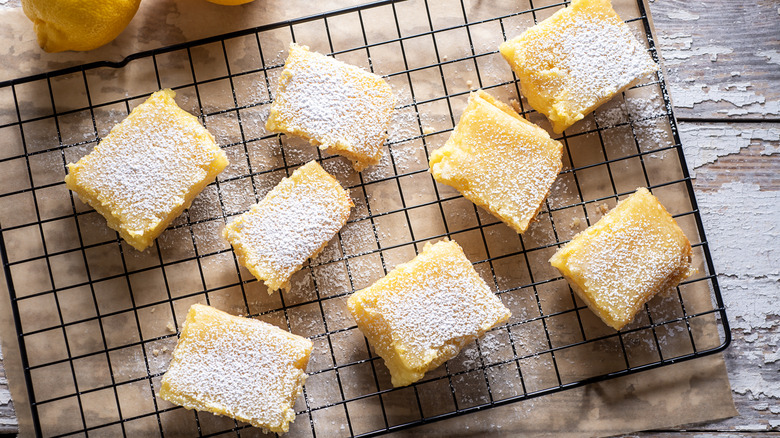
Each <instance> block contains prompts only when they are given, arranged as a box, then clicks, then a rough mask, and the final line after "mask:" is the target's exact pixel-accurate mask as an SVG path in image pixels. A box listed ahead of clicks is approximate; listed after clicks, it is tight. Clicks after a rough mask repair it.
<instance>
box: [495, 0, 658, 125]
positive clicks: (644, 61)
mask: <svg viewBox="0 0 780 438" xmlns="http://www.w3.org/2000/svg"><path fill="white" fill-rule="evenodd" d="M502 53H504V55H505V56H507V58H508V59H510V58H513V59H510V62H511V63H512V64H513V67H514V68H515V69H516V70H518V71H519V72H521V73H524V74H520V77H521V83H522V85H523V91H524V93H526V91H528V90H532V89H533V90H532V91H531V92H532V93H533V94H536V95H537V96H536V97H537V99H538V100H537V101H538V102H544V106H545V107H547V108H543V107H540V108H536V109H537V110H539V111H541V112H543V113H545V114H547V115H548V116H550V117H551V120H552V121H553V122H554V125H555V127H556V132H558V131H559V129H558V128H560V130H561V131H562V130H563V128H566V127H567V126H569V125H570V124H571V123H574V122H575V121H577V120H579V119H581V118H582V117H583V116H584V114H586V113H587V112H588V111H590V110H592V109H593V108H594V107H595V106H597V105H598V104H600V103H601V102H603V101H605V100H606V99H609V98H611V97H612V96H613V95H614V94H615V93H617V92H619V91H621V90H623V89H625V88H626V87H628V86H630V85H631V84H633V83H634V82H635V81H637V80H638V79H640V78H641V77H643V76H645V75H647V74H649V73H651V72H654V71H656V70H657V68H658V67H657V66H656V64H655V63H654V62H653V60H652V59H651V58H650V56H649V54H648V53H647V52H646V50H645V47H643V46H642V45H641V44H640V43H639V41H637V39H636V37H635V36H634V35H633V34H632V33H631V29H630V28H629V27H628V26H627V25H626V24H625V23H624V22H623V21H622V20H621V19H620V17H618V16H617V14H615V12H614V11H613V10H612V8H611V6H610V5H609V2H605V1H602V0H579V1H577V0H575V1H573V2H572V5H571V7H569V8H565V9H562V10H560V11H558V12H557V13H556V14H555V15H553V16H552V17H550V18H549V19H548V20H545V21H544V22H542V23H541V24H539V25H538V26H535V27H533V28H531V29H529V30H528V31H526V32H525V33H524V34H523V35H521V36H520V37H518V38H517V39H515V40H512V41H510V42H508V43H505V44H504V46H503V47H502ZM523 78H529V80H530V82H529V81H523ZM526 94H527V93H526ZM534 106H535V107H537V106H539V105H538V104H537V105H534Z"/></svg>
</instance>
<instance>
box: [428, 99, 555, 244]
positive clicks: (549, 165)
mask: <svg viewBox="0 0 780 438" xmlns="http://www.w3.org/2000/svg"><path fill="white" fill-rule="evenodd" d="M506 111H512V110H511V109H509V107H506V108H505V109H502V108H501V107H500V106H498V104H497V103H496V102H495V101H494V99H493V98H492V97H490V95H488V94H487V93H485V92H482V91H481V92H479V93H477V94H472V96H471V97H470V98H469V105H468V107H467V108H466V111H465V112H464V113H463V116H462V117H461V119H460V121H459V122H458V126H456V128H455V131H454V133H453V134H452V136H451V137H450V139H449V140H448V141H447V143H446V144H445V145H444V147H442V148H440V149H437V150H436V151H434V152H433V154H432V156H431V172H432V173H433V176H434V178H436V180H438V181H439V182H442V183H445V184H449V185H451V186H453V187H455V188H456V189H458V191H460V192H461V193H462V194H463V196H465V197H466V198H468V199H469V200H470V201H472V202H474V203H476V204H477V205H480V206H484V207H486V208H487V209H488V210H490V212H491V213H493V214H494V215H496V216H498V217H499V218H500V219H501V220H503V221H504V222H506V223H508V224H509V225H510V226H511V227H512V228H514V229H515V231H517V232H518V233H522V232H524V231H525V230H526V228H527V227H528V223H529V222H530V221H531V220H532V219H533V218H534V216H535V215H536V212H537V211H538V210H539V207H540V206H541V204H542V202H543V201H544V198H545V197H546V196H547V193H548V192H549V191H550V187H551V186H552V183H553V181H554V180H555V178H556V177H557V176H558V172H560V170H561V167H562V162H561V154H562V151H563V146H562V145H561V144H560V143H559V142H557V141H554V140H552V139H550V137H549V135H547V133H546V132H544V131H543V130H541V129H539V128H537V127H535V126H533V125H530V123H523V122H522V121H520V120H518V119H516V118H515V117H512V116H510V115H509V114H507V113H506Z"/></svg>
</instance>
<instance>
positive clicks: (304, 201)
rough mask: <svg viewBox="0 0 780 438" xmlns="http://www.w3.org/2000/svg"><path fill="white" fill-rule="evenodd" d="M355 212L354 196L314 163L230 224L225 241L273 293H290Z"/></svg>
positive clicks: (281, 184)
mask: <svg viewBox="0 0 780 438" xmlns="http://www.w3.org/2000/svg"><path fill="white" fill-rule="evenodd" d="M351 208H352V202H351V201H350V199H349V194H348V193H347V192H346V191H345V190H344V189H343V188H342V187H341V186H340V185H339V183H338V182H337V181H336V180H335V179H334V178H333V177H332V176H330V175H329V174H328V173H327V172H325V171H324V170H323V169H322V167H320V165H319V164H317V162H315V161H312V162H309V163H308V164H306V165H305V166H303V167H301V168H299V169H297V170H296V171H295V172H294V173H293V174H292V176H291V177H290V178H285V179H283V180H282V181H281V182H280V183H279V185H277V186H276V187H275V188H274V189H273V190H271V192H270V193H268V195H267V196H266V197H265V198H264V199H263V200H262V201H261V202H260V203H259V204H256V205H255V206H254V207H252V209H250V211H249V212H247V213H245V214H243V215H241V216H240V217H239V218H238V219H237V220H236V221H234V222H233V223H231V224H230V225H228V226H227V227H226V228H225V237H226V238H227V239H228V240H229V241H230V242H231V244H232V245H233V246H234V247H235V248H236V253H237V254H238V255H239V257H240V259H241V261H242V263H243V264H244V265H245V266H247V268H248V269H249V270H250V271H251V272H252V273H253V274H254V275H255V276H257V277H258V278H259V279H261V280H264V281H265V282H266V285H268V287H269V288H270V290H276V289H279V288H285V287H287V283H288V282H289V280H290V277H291V276H292V274H294V273H295V272H296V271H297V270H298V269H300V268H301V266H302V265H303V263H304V262H305V261H306V260H307V259H308V258H310V257H312V256H314V255H316V254H317V253H318V252H319V251H320V250H321V249H322V247H323V246H324V245H325V244H327V243H328V241H330V239H331V238H332V237H333V236H334V235H335V234H336V233H337V232H338V231H339V229H341V227H342V226H343V225H344V223H345V222H346V220H347V218H348V217H349V213H350V210H351Z"/></svg>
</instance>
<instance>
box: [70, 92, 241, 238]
mask: <svg viewBox="0 0 780 438" xmlns="http://www.w3.org/2000/svg"><path fill="white" fill-rule="evenodd" d="M174 96H175V93H174V92H173V91H171V90H167V89H166V90H160V91H158V92H156V93H154V94H152V95H151V96H150V97H149V98H148V99H147V100H146V101H145V102H144V103H142V104H140V105H138V106H137V107H136V108H135V109H133V111H132V112H131V113H130V115H128V116H127V118H125V119H124V120H123V121H121V122H120V123H119V124H118V125H116V126H115V127H114V128H113V129H111V132H110V133H109V134H108V135H107V136H106V137H105V138H103V140H102V141H101V142H100V144H98V145H97V146H95V149H94V150H93V151H92V152H91V153H90V154H89V155H87V156H85V157H83V158H82V159H80V160H79V161H78V162H77V163H76V164H68V175H67V176H66V177H65V183H66V185H67V186H68V188H69V189H70V190H73V191H74V192H76V194H77V195H78V196H79V198H81V200H82V201H84V202H86V203H87V204H89V205H91V206H92V208H94V209H95V210H96V211H97V212H98V213H100V214H101V215H103V217H105V218H106V220H107V221H108V226H109V227H111V228H113V229H114V230H116V231H118V232H119V235H120V236H122V238H123V239H125V241H126V242H127V243H129V244H130V245H132V246H133V247H134V248H135V249H137V250H139V251H143V250H144V249H145V248H147V247H148V246H149V245H151V244H152V242H153V241H154V239H156V238H157V236H159V235H160V233H162V232H163V230H165V228H166V227H168V225H169V224H170V223H171V222H172V221H173V220H174V219H175V218H176V217H177V216H178V215H180V214H181V212H182V211H184V209H185V208H188V207H189V206H190V204H191V203H192V200H193V199H195V197H196V196H198V194H199V193H200V192H201V190H203V188H204V187H205V186H206V185H208V184H209V183H210V182H212V181H214V179H215V178H216V177H217V175H218V174H219V173H220V172H222V170H223V169H224V168H225V167H226V166H227V165H228V159H227V156H226V155H225V152H224V151H222V149H220V148H219V147H218V146H217V144H216V143H215V142H214V136H212V135H211V134H210V133H209V132H208V131H207V130H206V128H204V127H203V125H201V124H200V123H199V122H198V119H197V118H196V117H195V116H193V115H192V114H190V113H188V112H186V111H184V110H183V109H181V108H179V106H178V105H176V102H175V101H174V100H173V98H174Z"/></svg>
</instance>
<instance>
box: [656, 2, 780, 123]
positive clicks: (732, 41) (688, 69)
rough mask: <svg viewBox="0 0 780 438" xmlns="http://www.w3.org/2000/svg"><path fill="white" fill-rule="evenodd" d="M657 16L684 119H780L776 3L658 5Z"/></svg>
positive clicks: (779, 42)
mask: <svg viewBox="0 0 780 438" xmlns="http://www.w3.org/2000/svg"><path fill="white" fill-rule="evenodd" d="M651 1H652V0H651ZM650 10H651V14H652V17H653V21H654V22H655V27H656V30H657V32H658V37H659V41H658V43H659V45H660V48H661V54H662V56H663V57H664V59H665V63H666V67H667V70H668V73H669V75H668V77H667V81H668V82H669V85H670V89H671V94H672V99H673V101H674V104H675V112H676V115H677V117H678V118H682V119H689V118H721V119H725V118H737V119H739V118H761V119H775V120H780V5H779V4H778V3H777V1H775V0H758V1H750V2H741V1H719V0H704V1H697V2H692V1H688V0H655V1H653V2H652V3H651V5H650Z"/></svg>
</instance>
